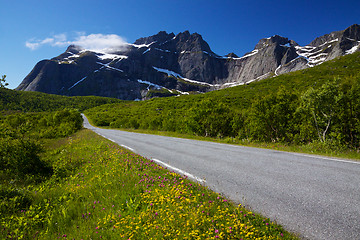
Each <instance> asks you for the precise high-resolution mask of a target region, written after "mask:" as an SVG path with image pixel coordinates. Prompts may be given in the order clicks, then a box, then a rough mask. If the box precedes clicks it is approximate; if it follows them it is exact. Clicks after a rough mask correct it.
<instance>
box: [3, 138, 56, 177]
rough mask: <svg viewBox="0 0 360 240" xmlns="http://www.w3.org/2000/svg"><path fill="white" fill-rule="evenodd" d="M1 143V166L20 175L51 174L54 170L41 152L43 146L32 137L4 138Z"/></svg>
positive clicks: (11, 172)
mask: <svg viewBox="0 0 360 240" xmlns="http://www.w3.org/2000/svg"><path fill="white" fill-rule="evenodd" d="M1 140H2V141H1V142H2V144H1V145H0V167H1V168H2V169H4V170H5V171H6V172H8V173H10V174H15V175H18V176H20V177H21V176H23V175H28V174H33V175H37V174H42V175H44V174H50V173H51V172H52V169H51V167H49V166H48V165H47V164H46V163H45V162H43V161H42V160H41V159H40V156H39V154H40V153H41V152H42V151H43V147H42V146H41V145H40V143H39V142H37V141H35V140H32V139H10V138H2V139H1Z"/></svg>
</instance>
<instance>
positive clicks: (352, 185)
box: [84, 117, 360, 239]
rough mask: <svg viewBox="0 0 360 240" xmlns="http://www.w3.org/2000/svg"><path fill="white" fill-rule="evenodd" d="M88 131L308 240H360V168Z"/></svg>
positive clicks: (352, 164) (234, 148) (316, 158)
mask: <svg viewBox="0 0 360 240" xmlns="http://www.w3.org/2000/svg"><path fill="white" fill-rule="evenodd" d="M84 118H85V117H84ZM84 126H85V127H86V128H89V129H91V130H93V131H95V132H96V133H98V134H100V135H102V136H105V137H106V138H108V139H110V140H112V141H114V142H116V143H118V144H119V145H122V146H123V147H126V148H128V149H130V150H132V151H134V152H136V153H138V154H140V155H142V156H145V157H147V158H150V159H153V160H154V161H157V162H158V163H160V164H163V165H165V166H166V167H167V168H169V169H173V170H175V171H177V172H180V173H181V174H185V175H187V176H188V177H189V178H193V179H194V180H197V181H200V182H203V183H204V184H206V185H207V186H209V187H210V188H212V189H213V190H215V191H217V192H219V193H223V194H225V195H226V196H227V197H229V198H230V199H232V200H233V201H235V202H239V203H242V204H244V205H245V206H247V207H249V208H251V209H252V210H254V211H257V212H260V213H261V214H263V215H265V216H266V217H270V218H271V219H272V220H275V221H277V222H278V223H279V224H281V225H283V226H284V227H285V228H287V230H289V231H292V232H295V233H299V234H300V236H301V237H302V238H305V239H360V191H359V186H360V162H353V161H347V160H339V159H332V158H326V157H321V156H311V155H303V154H297V153H288V152H280V151H273V150H265V149H258V148H249V147H242V146H234V145H226V144H219V143H213V142H203V141H195V140H187V139H179V138H171V137H164V136H155V135H148V134H139V133H130V132H124V131H119V130H110V129H100V128H96V127H93V126H91V125H90V124H89V122H88V120H87V119H86V118H85V121H84Z"/></svg>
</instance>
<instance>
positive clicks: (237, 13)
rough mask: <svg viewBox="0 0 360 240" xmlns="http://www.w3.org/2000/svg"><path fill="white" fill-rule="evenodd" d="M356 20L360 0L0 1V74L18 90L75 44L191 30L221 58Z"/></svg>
mask: <svg viewBox="0 0 360 240" xmlns="http://www.w3.org/2000/svg"><path fill="white" fill-rule="evenodd" d="M355 23H357V24H360V1H359V0H348V1H347V0H345V1H333V0H328V1H318V0H312V1H307V0H306V1H277V0H272V1H263V0H261V1H256V0H249V1H248V0H236V1H235V0H234V1H228V0H219V1H218V0H153V1H151V0H148V1H146V0H131V1H130V0H129V1H124V0H101V1H100V0H86V1H85V0H71V1H69V0H62V1H49V0H13V1H9V0H0V49H1V50H0V52H1V55H0V75H4V74H6V75H7V82H8V83H9V84H10V85H9V88H15V87H17V86H18V85H19V84H20V82H21V81H22V80H23V79H24V77H25V76H26V75H27V74H28V73H30V71H31V70H32V68H33V67H34V66H35V64H36V63H37V62H38V61H40V60H43V59H50V58H52V57H55V56H57V55H60V54H61V53H62V52H64V51H65V50H66V48H67V45H68V44H70V43H74V42H75V43H76V42H82V41H83V42H84V41H85V42H86V41H90V40H94V41H93V42H92V43H99V44H101V43H102V42H103V41H105V42H106V41H113V40H114V41H126V42H129V43H132V42H134V41H135V40H136V39H138V38H140V37H146V36H150V35H154V34H156V33H158V32H159V31H162V30H164V31H167V32H169V33H170V32H174V33H175V34H177V33H179V32H183V31H185V30H189V31H190V32H191V33H194V32H197V33H199V34H201V35H202V36H203V38H204V39H205V40H206V41H207V42H208V43H209V45H210V47H211V49H212V50H213V51H214V52H215V53H217V54H219V55H225V54H227V53H229V52H235V53H236V54H237V55H239V56H242V55H244V54H245V53H246V52H250V51H252V50H253V48H254V46H255V45H256V43H257V42H258V41H259V40H260V39H261V38H265V37H270V36H272V35H275V34H278V35H281V36H284V37H288V38H289V39H292V40H294V41H296V42H298V43H299V44H300V45H307V44H309V43H310V42H311V41H312V40H313V39H314V38H315V37H318V36H321V35H324V34H327V33H330V32H332V31H337V30H343V29H345V28H347V27H349V26H350V25H352V24H355ZM96 38H99V39H98V40H99V41H95V40H97V39H96Z"/></svg>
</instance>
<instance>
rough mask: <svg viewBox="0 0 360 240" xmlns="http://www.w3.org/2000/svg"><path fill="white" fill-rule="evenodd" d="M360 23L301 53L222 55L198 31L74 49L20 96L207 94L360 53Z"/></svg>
mask: <svg viewBox="0 0 360 240" xmlns="http://www.w3.org/2000/svg"><path fill="white" fill-rule="evenodd" d="M359 46H360V25H352V26H350V27H349V28H347V29H345V30H343V31H337V32H332V33H330V34H326V35H324V36H322V37H319V38H316V39H315V40H314V41H312V42H311V43H310V44H309V45H307V46H304V47H301V46H299V45H298V44H297V43H296V42H295V41H293V40H289V39H288V38H285V37H281V36H277V35H275V36H273V37H270V38H264V39H261V40H260V41H259V42H258V43H257V44H256V46H255V48H254V50H253V51H251V52H249V53H246V54H245V55H244V56H242V57H238V56H237V55H236V54H234V53H230V54H228V55H226V56H224V57H222V56H219V55H217V54H215V53H214V52H213V51H212V50H211V48H210V46H209V45H208V44H207V43H206V41H204V40H203V38H202V36H201V35H200V34H198V33H193V34H190V33H189V32H188V31H185V32H183V33H179V34H177V35H175V34H174V33H170V34H169V33H166V32H163V31H162V32H159V33H158V34H156V35H154V36H150V37H145V38H140V39H138V40H136V41H135V42H134V43H133V44H127V45H126V46H123V47H121V48H119V49H112V50H107V51H91V50H86V49H82V48H81V47H79V46H73V45H72V46H69V47H68V49H67V50H66V51H65V52H64V53H63V54H61V55H59V56H58V57H55V58H52V59H50V60H43V61H40V62H39V63H37V64H36V66H35V67H34V69H33V70H32V71H31V72H30V73H29V75H28V76H26V78H25V79H24V80H23V82H22V83H21V84H20V85H19V86H18V88H17V90H24V91H40V92H45V93H52V94H60V95H69V96H74V95H97V96H106V97H115V98H120V99H126V100H136V99H139V100H140V99H147V98H150V97H154V96H171V95H179V94H189V93H191V92H207V91H211V90H215V89H220V88H225V87H231V86H236V85H241V84H245V83H249V82H252V81H257V80H260V79H264V78H267V77H271V76H276V75H279V74H283V73H287V72H291V71H296V70H300V69H304V68H308V67H313V66H316V65H318V64H321V63H323V62H324V61H328V60H330V59H333V58H335V57H338V56H342V55H346V54H351V53H353V52H355V51H359Z"/></svg>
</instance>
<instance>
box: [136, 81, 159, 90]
mask: <svg viewBox="0 0 360 240" xmlns="http://www.w3.org/2000/svg"><path fill="white" fill-rule="evenodd" d="M137 81H138V83H143V84H147V85H148V88H147V89H148V90H149V89H150V87H154V88H155V89H162V88H164V87H162V86H160V85H157V84H155V83H152V82H149V81H143V80H141V79H138V80H137Z"/></svg>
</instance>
